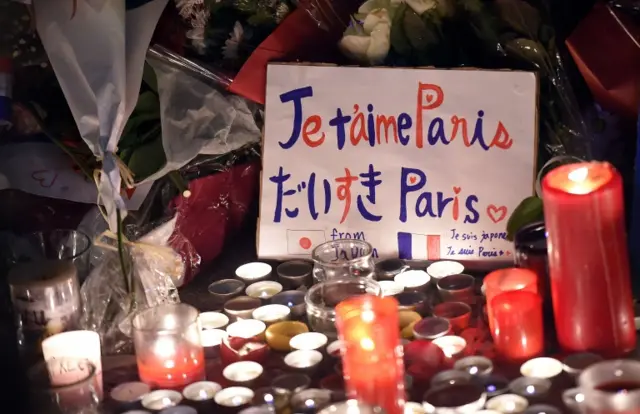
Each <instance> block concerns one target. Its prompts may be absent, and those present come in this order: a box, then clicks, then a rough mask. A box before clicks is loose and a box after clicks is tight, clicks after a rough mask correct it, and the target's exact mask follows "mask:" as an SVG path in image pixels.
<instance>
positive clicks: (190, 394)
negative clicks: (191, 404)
mask: <svg viewBox="0 0 640 414" xmlns="http://www.w3.org/2000/svg"><path fill="white" fill-rule="evenodd" d="M221 389H222V386H221V385H220V384H218V383H217V382H211V381H199V382H194V383H193V384H189V385H187V386H186V387H185V388H184V389H183V390H182V395H183V396H184V398H185V399H186V400H189V401H213V398H214V397H215V395H216V394H217V393H218V392H219V391H220V390H221Z"/></svg>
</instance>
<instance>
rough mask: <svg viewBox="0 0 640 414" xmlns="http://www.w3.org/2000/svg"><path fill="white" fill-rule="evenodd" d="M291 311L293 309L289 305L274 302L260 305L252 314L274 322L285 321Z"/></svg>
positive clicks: (260, 319) (259, 318) (257, 317)
mask: <svg viewBox="0 0 640 414" xmlns="http://www.w3.org/2000/svg"><path fill="white" fill-rule="evenodd" d="M290 313H291V309H290V308H289V307H288V306H286V305H276V304H272V305H265V306H260V307H259V308H258V309H256V310H254V311H253V313H252V316H253V319H257V320H259V321H262V322H265V323H273V322H279V321H284V320H285V319H287V318H288V317H289V314H290Z"/></svg>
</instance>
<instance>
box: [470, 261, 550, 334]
mask: <svg viewBox="0 0 640 414" xmlns="http://www.w3.org/2000/svg"><path fill="white" fill-rule="evenodd" d="M482 287H483V288H484V294H485V297H486V300H487V318H488V320H489V331H493V313H492V310H491V306H488V305H490V304H491V301H492V300H493V298H495V297H496V296H498V295H499V294H500V293H504V292H508V291H511V290H526V291H528V292H533V293H538V275H536V273H535V272H534V271H532V270H530V269H521V268H516V267H510V268H506V269H498V270H494V271H493V272H491V273H489V274H488V275H487V276H486V277H485V278H484V283H483V285H482Z"/></svg>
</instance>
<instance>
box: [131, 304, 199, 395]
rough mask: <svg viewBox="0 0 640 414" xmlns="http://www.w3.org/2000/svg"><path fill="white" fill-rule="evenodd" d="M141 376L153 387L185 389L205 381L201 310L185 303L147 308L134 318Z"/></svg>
mask: <svg viewBox="0 0 640 414" xmlns="http://www.w3.org/2000/svg"><path fill="white" fill-rule="evenodd" d="M133 343H134V346H135V350H136V362H137V365H138V374H139V375H140V379H141V380H142V382H144V383H146V384H148V385H149V386H151V387H153V388H170V389H175V388H182V387H184V386H185V385H188V384H190V383H192V382H196V381H202V380H204V378H205V364H204V351H203V348H202V344H201V341H200V323H199V320H198V310H197V309H195V308H194V307H192V306H189V305H186V304H184V303H177V304H168V305H162V306H156V307H153V308H149V309H145V310H143V311H141V312H139V313H138V314H136V315H135V316H134V318H133Z"/></svg>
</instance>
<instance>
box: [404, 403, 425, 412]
mask: <svg viewBox="0 0 640 414" xmlns="http://www.w3.org/2000/svg"><path fill="white" fill-rule="evenodd" d="M404 414H425V412H424V407H423V406H422V404H420V403H417V402H413V401H408V402H406V403H404Z"/></svg>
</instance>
